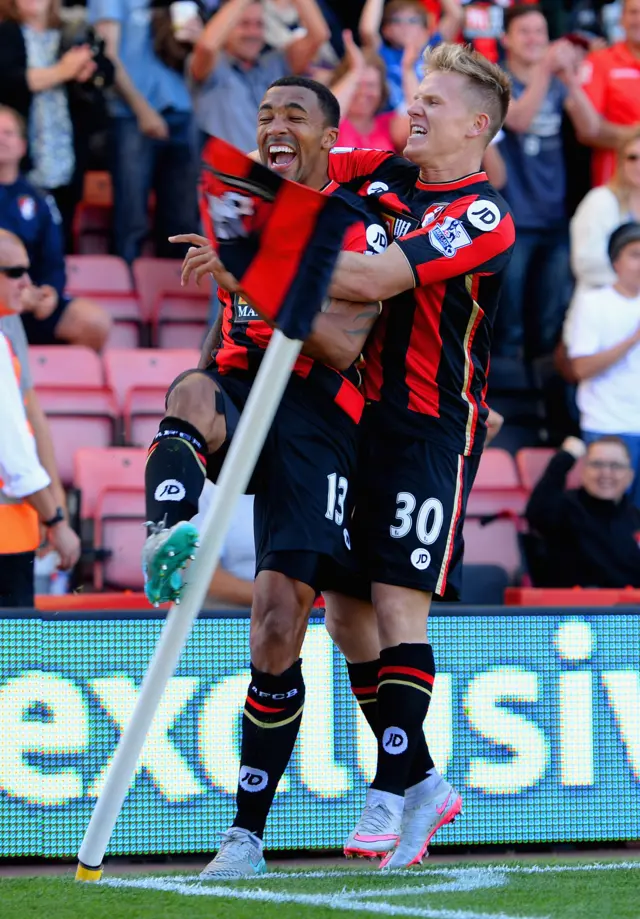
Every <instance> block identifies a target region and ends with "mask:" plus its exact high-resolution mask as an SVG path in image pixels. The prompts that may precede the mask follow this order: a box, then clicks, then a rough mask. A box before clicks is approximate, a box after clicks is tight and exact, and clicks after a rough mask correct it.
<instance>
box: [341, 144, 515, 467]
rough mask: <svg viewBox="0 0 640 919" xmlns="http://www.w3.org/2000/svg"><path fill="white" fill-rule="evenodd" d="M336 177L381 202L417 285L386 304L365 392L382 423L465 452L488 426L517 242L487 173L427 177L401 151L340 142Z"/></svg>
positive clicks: (370, 348)
mask: <svg viewBox="0 0 640 919" xmlns="http://www.w3.org/2000/svg"><path fill="white" fill-rule="evenodd" d="M329 159H330V167H329V169H330V172H329V174H330V176H331V177H332V178H333V179H335V180H336V181H338V182H341V183H343V184H344V185H346V187H347V188H349V189H350V190H352V191H357V192H358V193H359V194H360V195H366V196H367V198H368V199H369V200H371V199H373V200H375V201H376V202H377V206H378V208H379V211H380V213H381V215H382V216H383V218H384V220H385V223H386V226H387V231H388V233H389V235H390V236H391V237H393V238H395V242H396V244H397V245H398V246H400V248H401V249H402V252H403V253H404V255H405V257H406V259H407V261H408V262H409V265H410V266H411V270H412V272H413V276H414V279H415V288H414V290H410V291H406V292H405V293H403V294H400V295H399V296H397V297H394V298H393V299H391V300H389V301H388V302H387V303H385V304H384V309H383V313H382V316H381V319H380V321H379V322H378V324H377V325H376V326H375V328H374V330H373V333H372V335H371V336H370V338H369V342H368V343H367V348H366V351H365V359H366V365H365V384H364V389H365V395H366V398H367V399H368V400H370V401H371V402H373V403H376V404H377V405H376V408H375V411H377V412H379V413H380V417H381V418H382V419H384V422H385V424H386V425H388V426H389V427H390V428H391V429H395V430H398V431H402V432H404V433H407V434H409V435H410V436H417V437H425V438H426V437H428V438H429V439H430V440H433V441H435V442H439V443H442V444H443V445H445V446H447V447H449V448H451V449H454V450H456V451H457V452H458V453H461V454H463V455H465V456H468V455H469V454H471V453H480V452H481V451H482V447H483V444H484V439H485V433H486V417H487V413H488V408H487V405H486V402H485V394H486V388H487V373H488V370H489V349H490V345H491V337H492V329H493V322H494V319H495V314H496V310H497V307H498V300H499V296H500V287H501V279H502V274H503V272H504V269H505V268H506V266H507V264H508V262H509V259H510V257H511V252H512V249H513V244H514V241H515V227H514V223H513V218H512V216H511V213H510V211H509V208H508V206H507V204H506V202H505V201H504V200H503V198H501V197H500V195H499V194H498V193H497V192H496V191H495V189H494V188H493V187H492V186H491V185H490V184H489V181H488V179H487V176H486V174H485V173H484V172H480V173H476V174H474V175H469V176H465V177H464V178H461V179H459V180H457V181H455V182H446V183H442V184H438V185H427V184H425V183H423V182H422V181H421V180H420V178H419V169H418V167H417V166H414V165H413V164H412V163H409V162H408V161H407V160H405V159H403V158H402V157H399V156H395V155H393V154H390V153H383V152H381V151H377V150H341V149H338V150H335V151H334V152H333V155H332V156H331V157H330V158H329Z"/></svg>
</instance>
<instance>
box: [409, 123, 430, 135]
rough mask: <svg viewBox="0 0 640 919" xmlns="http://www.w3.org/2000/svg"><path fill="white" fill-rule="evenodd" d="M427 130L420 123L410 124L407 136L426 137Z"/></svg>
mask: <svg viewBox="0 0 640 919" xmlns="http://www.w3.org/2000/svg"><path fill="white" fill-rule="evenodd" d="M427 134H428V131H427V129H426V128H423V127H422V125H419V124H412V125H411V130H410V131H409V137H426V136H427Z"/></svg>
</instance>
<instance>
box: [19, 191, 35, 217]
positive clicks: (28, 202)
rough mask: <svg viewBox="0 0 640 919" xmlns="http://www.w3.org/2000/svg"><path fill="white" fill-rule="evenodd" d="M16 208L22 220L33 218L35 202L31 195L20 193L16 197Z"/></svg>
mask: <svg viewBox="0 0 640 919" xmlns="http://www.w3.org/2000/svg"><path fill="white" fill-rule="evenodd" d="M18 208H19V209H20V213H21V215H22V219H23V220H33V218H34V217H35V216H36V202H35V199H34V198H32V197H31V195H20V197H19V198H18Z"/></svg>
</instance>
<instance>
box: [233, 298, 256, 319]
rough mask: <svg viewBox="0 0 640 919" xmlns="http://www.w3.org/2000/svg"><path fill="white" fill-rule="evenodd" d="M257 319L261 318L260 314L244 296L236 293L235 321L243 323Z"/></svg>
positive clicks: (234, 300) (234, 305)
mask: <svg viewBox="0 0 640 919" xmlns="http://www.w3.org/2000/svg"><path fill="white" fill-rule="evenodd" d="M255 319H260V316H259V315H258V314H257V313H256V311H255V310H254V308H253V307H252V306H250V305H249V304H248V303H247V301H246V300H245V299H244V297H241V296H240V294H234V296H233V321H234V323H236V322H238V323H243V322H253V321H254V320H255Z"/></svg>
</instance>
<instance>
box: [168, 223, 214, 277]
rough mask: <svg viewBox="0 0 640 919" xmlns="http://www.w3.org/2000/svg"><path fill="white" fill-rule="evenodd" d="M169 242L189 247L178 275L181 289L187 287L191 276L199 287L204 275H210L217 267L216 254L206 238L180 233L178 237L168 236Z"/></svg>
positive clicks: (197, 234) (194, 234) (195, 234)
mask: <svg viewBox="0 0 640 919" xmlns="http://www.w3.org/2000/svg"><path fill="white" fill-rule="evenodd" d="M169 242H170V243H176V244H179V243H182V244H186V245H188V246H189V249H188V251H187V254H186V255H185V257H184V261H183V263H182V273H181V275H180V283H181V284H182V286H183V287H186V286H187V284H188V283H189V279H190V278H191V277H192V276H193V278H194V279H195V282H196V284H197V285H199V284H200V281H201V280H202V278H203V277H204V276H205V275H206V274H212V273H213V270H212V269H213V268H215V267H217V257H216V254H215V252H214V251H213V247H212V246H211V243H210V242H209V240H208V239H207V238H206V236H200V234H199V233H182V234H179V235H178V236H170V237H169ZM210 265H211V268H210V267H209V266H210Z"/></svg>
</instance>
